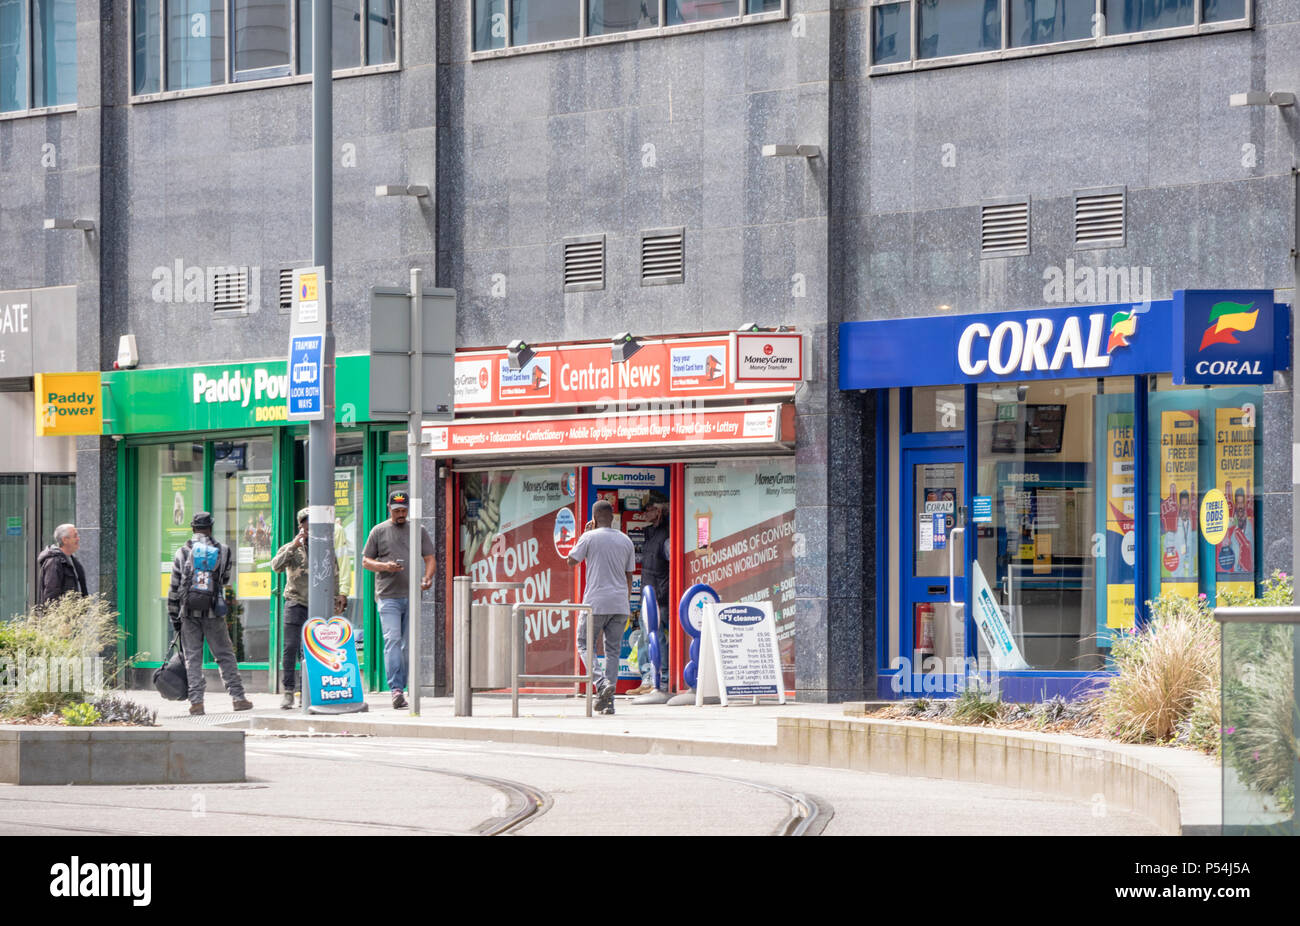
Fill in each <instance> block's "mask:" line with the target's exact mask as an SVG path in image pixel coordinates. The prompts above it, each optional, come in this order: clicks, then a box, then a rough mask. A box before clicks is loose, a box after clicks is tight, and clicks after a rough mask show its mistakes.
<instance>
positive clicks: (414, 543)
mask: <svg viewBox="0 0 1300 926" xmlns="http://www.w3.org/2000/svg"><path fill="white" fill-rule="evenodd" d="M423 295H424V290H423V289H422V287H421V283H420V269H419V268H418V267H412V268H411V361H410V363H411V413H410V416H409V418H408V419H407V425H406V456H407V463H406V468H407V477H406V478H407V485H408V486H409V487H410V489H409V491H410V493H411V507H410V508H409V509H408V510H409V511H410V514H411V517H410V519H409V522H410V527H409V530H410V532H411V533H410V538H411V539H410V542H409V543H408V544H407V547H408V549H409V550H410V551H411V552H410V553H409V554H408V555H407V559H408V560H409V562H408V563H407V566H406V568H407V582H408V583H409V584H408V585H407V599H406V600H407V621H408V622H409V624H410V653H409V656H410V661H411V662H410V666H409V668H408V669H407V673H406V678H407V682H408V684H409V685H410V686H411V716H412V717H416V716H419V713H420V677H421V676H420V593H421V592H422V591H423V589H421V588H420V583H421V580H422V579H423V578H424V557H423V556H421V555H420V553H421V552H422V550H423V545H422V544H421V543H420V541H421V539H422V532H423V530H424V528H423V527H422V526H421V522H422V521H423V520H424V497H423V496H422V495H421V494H420V426H421V423H422V421H423V419H424V402H423V401H422V398H423V396H424V383H423V381H422V377H421V371H422V367H423V365H424V364H423V357H424V333H423V331H422V330H421V327H422V326H421V324H420V321H421V319H420V316H421V314H422V313H423V311H424V307H423V305H422V301H423Z"/></svg>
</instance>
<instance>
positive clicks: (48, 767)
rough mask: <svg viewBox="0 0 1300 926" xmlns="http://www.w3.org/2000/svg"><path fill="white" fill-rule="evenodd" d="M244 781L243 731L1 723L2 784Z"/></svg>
mask: <svg viewBox="0 0 1300 926" xmlns="http://www.w3.org/2000/svg"><path fill="white" fill-rule="evenodd" d="M243 780H244V732H243V731H242V730H163V729H160V728H158V727H141V728H139V729H126V728H121V727H117V728H110V729H101V730H97V729H94V728H93V727H80V728H76V727H73V728H50V727H31V728H26V727H17V726H9V727H0V783H6V784H15V785H144V784H191V783H216V782H231V781H243Z"/></svg>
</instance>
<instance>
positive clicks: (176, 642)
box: [153, 633, 190, 701]
mask: <svg viewBox="0 0 1300 926" xmlns="http://www.w3.org/2000/svg"><path fill="white" fill-rule="evenodd" d="M173 650H175V652H172V651H173ZM167 653H168V656H169V658H168V659H167V662H166V663H164V664H163V665H161V666H159V667H158V668H157V669H154V670H153V686H154V687H155V688H157V689H158V693H159V694H160V695H162V696H163V697H164V698H166V699H167V700H168V701H184V700H185V699H186V698H187V697H189V693H190V682H189V676H187V675H186V674H185V657H184V656H183V655H182V653H181V635H180V634H179V633H178V634H175V635H174V636H173V637H172V642H171V645H170V646H168V647H167Z"/></svg>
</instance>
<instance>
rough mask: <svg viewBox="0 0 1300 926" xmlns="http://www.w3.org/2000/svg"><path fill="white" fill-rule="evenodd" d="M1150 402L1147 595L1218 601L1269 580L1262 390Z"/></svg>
mask: <svg viewBox="0 0 1300 926" xmlns="http://www.w3.org/2000/svg"><path fill="white" fill-rule="evenodd" d="M1153 385H1154V388H1153V390H1152V391H1151V393H1150V396H1149V398H1148V400H1147V408H1148V418H1147V428H1148V448H1147V449H1148V497H1147V511H1148V512H1149V521H1148V527H1149V532H1150V536H1151V543H1150V554H1149V555H1150V570H1149V573H1148V574H1149V575H1150V577H1151V580H1150V588H1149V590H1148V597H1149V598H1155V597H1156V596H1158V595H1161V594H1173V595H1180V596H1182V597H1185V598H1196V597H1198V596H1199V595H1202V594H1204V595H1206V596H1207V598H1208V599H1209V600H1210V601H1214V600H1215V598H1216V596H1217V593H1218V591H1219V590H1223V589H1230V590H1232V591H1234V592H1240V593H1243V594H1246V595H1253V594H1254V591H1255V584H1256V583H1257V582H1259V581H1261V580H1262V578H1263V566H1262V563H1261V559H1262V557H1261V553H1262V550H1261V548H1260V537H1261V534H1260V518H1261V515H1262V513H1263V512H1262V500H1263V496H1262V493H1261V492H1260V490H1259V486H1260V476H1261V472H1262V469H1263V461H1262V459H1261V454H1260V438H1261V435H1262V434H1263V423H1262V421H1261V419H1260V409H1261V408H1262V406H1263V398H1264V395H1263V388H1262V387H1259V386H1246V387H1221V388H1214V389H1206V388H1203V387H1200V386H1175V385H1173V383H1172V380H1171V379H1170V377H1169V376H1167V375H1162V376H1159V377H1156V378H1155V379H1154V383H1153Z"/></svg>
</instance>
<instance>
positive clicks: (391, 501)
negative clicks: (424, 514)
mask: <svg viewBox="0 0 1300 926" xmlns="http://www.w3.org/2000/svg"><path fill="white" fill-rule="evenodd" d="M388 507H389V508H410V507H411V496H410V495H408V494H407V493H405V492H390V493H389V494H388Z"/></svg>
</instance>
